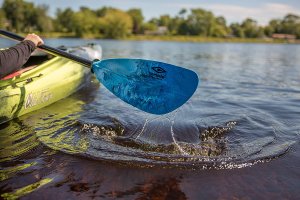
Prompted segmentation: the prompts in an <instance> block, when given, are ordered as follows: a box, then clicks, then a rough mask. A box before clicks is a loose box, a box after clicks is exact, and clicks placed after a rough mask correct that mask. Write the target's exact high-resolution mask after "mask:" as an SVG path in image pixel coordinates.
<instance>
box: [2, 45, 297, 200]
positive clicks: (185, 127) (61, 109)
mask: <svg viewBox="0 0 300 200" xmlns="http://www.w3.org/2000/svg"><path fill="white" fill-rule="evenodd" d="M83 42H84V43H85V42H87V41H82V40H72V39H71V40H64V43H65V44H66V45H78V44H80V43H83ZM88 42H90V41H88ZM94 42H99V41H94ZM48 43H49V44H51V43H52V44H53V45H54V46H55V45H56V44H58V43H61V40H60V39H58V40H48ZM100 43H101V45H102V47H103V49H104V57H106V58H109V57H141V58H146V59H154V60H162V61H165V62H170V63H172V64H175V65H182V66H185V67H188V68H190V69H192V70H194V71H196V72H197V73H198V74H199V75H200V78H201V80H202V85H201V86H200V87H199V88H198V90H197V91H196V93H195V95H194V96H193V97H192V99H191V100H190V101H188V102H187V103H186V104H185V105H184V106H182V107H181V108H179V109H178V110H176V111H174V112H172V113H169V114H167V115H163V116H156V115H151V114H147V113H144V112H142V111H139V110H138V109H136V108H133V107H131V106H130V105H127V104H126V103H124V102H122V101H120V100H119V99H117V98H116V97H114V96H113V95H112V94H111V93H110V92H109V91H108V90H107V89H105V88H104V87H103V86H102V85H100V87H99V85H98V84H92V85H91V86H89V87H87V88H84V89H83V90H81V91H79V92H78V93H77V94H75V95H72V96H71V97H69V98H66V99H64V100H62V101H59V102H57V103H55V104H53V105H51V106H49V107H46V108H44V109H41V110H39V111H36V112H34V113H30V114H28V115H25V116H23V117H21V118H19V119H15V120H12V121H11V122H9V123H6V124H2V125H1V127H0V164H1V168H0V180H1V184H0V191H1V194H3V195H2V196H1V197H2V198H9V197H12V198H14V197H16V198H17V197H21V196H23V195H28V194H30V195H32V196H31V197H34V198H38V196H35V195H36V192H33V191H36V190H39V191H43V194H45V195H46V194H48V195H49V193H50V191H52V192H53V191H56V190H57V189H58V190H61V191H64V192H65V193H67V194H69V193H71V194H77V195H79V197H80V198H101V197H102V198H112V199H114V198H129V199H131V198H130V197H134V198H140V199H143V198H146V197H151V198H152V199H155V198H156V197H158V196H161V197H165V198H166V199H168V198H170V199H173V197H174V196H176V197H177V199H189V197H188V196H187V195H186V191H183V190H182V185H184V184H187V185H188V183H183V182H184V179H183V178H181V177H180V176H177V174H176V175H172V176H171V177H169V176H165V177H164V178H161V175H160V176H159V177H157V178H154V179H151V178H144V179H143V181H133V182H130V183H128V184H127V185H126V187H121V186H120V187H119V186H117V189H107V188H111V187H112V185H114V184H116V182H117V181H109V180H107V179H109V178H108V175H107V176H105V172H106V171H110V172H109V176H115V177H117V176H118V175H116V174H118V173H119V171H120V170H121V171H122V170H124V172H122V181H121V183H120V184H121V185H122V183H126V181H127V179H128V177H127V173H129V172H128V170H129V171H130V167H133V168H135V169H143V170H144V168H153V169H155V168H156V167H158V168H159V169H162V168H167V169H168V170H175V169H176V170H182V169H194V170H196V171H201V172H202V171H210V170H199V169H234V170H233V172H235V170H237V169H236V168H243V169H244V170H247V169H250V168H247V167H249V166H251V167H255V166H256V167H257V165H255V164H257V163H264V165H261V166H269V165H271V164H272V163H273V162H275V161H277V162H278V161H280V160H281V159H283V157H284V156H283V155H286V156H290V155H291V154H293V149H294V148H295V147H297V144H299V136H300V134H299V133H300V118H299V114H300V109H299V103H300V100H299V99H300V89H299V88H300V81H299V74H300V67H299V65H300V57H299V56H298V55H299V53H300V47H299V46H297V45H265V44H193V43H172V42H165V43H161V42H122V41H100ZM270 49H271V50H272V53H270ZM297 153H298V154H299V152H296V154H297ZM68 155H70V157H68ZM64 159H66V160H64ZM295 160H296V161H293V162H298V163H299V161H300V158H299V156H298V157H296V158H295ZM267 161H273V162H269V163H266V162H267ZM101 163H106V164H107V163H110V164H111V165H113V166H114V167H119V165H120V166H121V167H120V168H118V169H115V168H112V169H108V168H110V167H104V166H102V165H101ZM290 163H292V162H290ZM268 164H269V165H268ZM115 165H116V166H115ZM290 166H291V168H290V170H291V171H293V170H294V168H293V166H294V165H293V164H290ZM99 167H100V168H102V170H103V171H101V170H99V169H98V168H99ZM126 167H128V168H126ZM270 168H272V169H273V168H274V166H273V167H272V166H271V167H269V168H267V167H266V169H265V172H268V171H269V169H270ZM275 168H276V167H275ZM277 168H278V169H281V168H280V166H279V167H278V166H277ZM282 168H284V167H282ZM82 169H84V170H82ZM114 170H116V171H118V173H117V172H114ZM148 170H150V169H148ZM220 171H226V170H220ZM294 171H295V170H294ZM100 172H101V173H102V174H101V173H100ZM103 173H104V174H103ZM120 173H121V172H120ZM130 173H131V175H132V177H130V178H133V177H134V172H130ZM161 173H163V172H161ZM223 173H228V172H223ZM231 173H232V172H231ZM237 173H238V172H237ZM287 173H288V171H287ZM141 174H142V175H141ZM254 174H255V173H254ZM202 175H203V174H202ZM86 176H87V177H88V178H87V177H86ZM149 176H150V175H149ZM228 176H229V177H230V174H229V175H228ZM254 176H255V175H254ZM78 177H80V178H78ZM138 177H144V175H143V172H140V174H139V175H138ZM288 177H290V179H292V177H293V174H290V175H289V176H288ZM209 180H210V179H209V178H206V181H209ZM236 180H237V179H236ZM22 181H23V182H22ZM185 181H186V180H185ZM21 182H22V183H21ZM191 182H196V183H198V184H199V182H201V180H200V181H199V182H197V181H196V180H195V179H192V180H191ZM279 182H280V181H279ZM15 183H18V184H15ZM226 183H227V182H226ZM103 185H106V188H105V187H104V189H103ZM190 187H191V186H190ZM220 187H221V186H220ZM236 187H238V186H236ZM29 188H30V189H29ZM43 188H47V190H46V189H43ZM99 188H101V189H99ZM191 188H193V187H191ZM191 190H193V191H198V188H194V189H191ZM48 191H49V192H48ZM99 193H100V194H99ZM37 194H40V193H37ZM64 195H65V194H64V193H63V194H62V196H61V198H64V197H65V196H64ZM80 195H82V196H80ZM157 195H158V196H157ZM66 196H67V195H66ZM75 196H76V195H75ZM196 196H197V195H196ZM76 197H77V196H76ZM197 197H199V196H197ZM219 197H220V196H219ZM230 197H232V196H230ZM236 197H237V198H242V197H243V195H242V194H241V195H237V196H236ZM151 198H150V199H151Z"/></svg>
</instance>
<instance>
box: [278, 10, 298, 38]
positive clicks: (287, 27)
mask: <svg viewBox="0 0 300 200" xmlns="http://www.w3.org/2000/svg"><path fill="white" fill-rule="evenodd" d="M281 31H282V33H286V34H293V35H296V36H297V38H300V17H299V16H298V15H294V14H288V15H286V16H285V17H284V18H283V20H282V22H281Z"/></svg>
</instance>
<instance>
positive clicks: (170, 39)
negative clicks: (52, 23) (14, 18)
mask: <svg viewBox="0 0 300 200" xmlns="http://www.w3.org/2000/svg"><path fill="white" fill-rule="evenodd" d="M38 34H40V35H41V36H42V37H44V38H80V39H103V40H106V39H109V38H104V37H102V36H101V35H96V34H85V35H83V36H82V37H78V36H75V34H73V33H38ZM22 35H26V34H24V33H23V34H22ZM112 40H120V41H167V42H193V43H269V44H300V40H299V39H298V40H286V39H273V38H236V37H232V38H215V37H203V36H184V35H175V36H169V35H131V36H128V37H125V38H117V39H112Z"/></svg>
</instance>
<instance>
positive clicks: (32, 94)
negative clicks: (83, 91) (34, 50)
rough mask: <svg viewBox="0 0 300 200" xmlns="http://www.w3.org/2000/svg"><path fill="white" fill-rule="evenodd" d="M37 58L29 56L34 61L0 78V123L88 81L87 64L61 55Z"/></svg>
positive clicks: (29, 110) (89, 73) (60, 97)
mask: <svg viewBox="0 0 300 200" xmlns="http://www.w3.org/2000/svg"><path fill="white" fill-rule="evenodd" d="M81 50H82V49H81ZM90 51H91V49H90ZM81 53H82V52H81ZM84 53H86V52H84ZM79 55H80V53H79ZM96 55H97V56H98V58H100V57H99V55H98V54H96ZM92 57H93V56H92ZM92 57H91V58H90V59H93V58H92ZM40 58H41V56H32V57H31V58H30V60H29V61H28V62H30V63H34V64H33V65H32V64H30V66H27V67H26V68H25V70H27V71H25V72H23V73H19V72H17V73H15V74H14V75H13V77H7V78H5V80H0V104H1V108H0V124H2V123H4V122H7V121H9V120H11V119H13V118H16V117H19V116H21V115H24V114H26V113H30V112H32V111H35V110H38V109H41V108H43V107H45V106H48V105H50V104H52V103H54V102H56V101H58V100H60V99H63V98H65V97H68V96H69V95H71V94H72V93H74V92H76V91H77V90H78V89H80V88H81V87H83V86H84V85H85V84H86V83H88V82H90V79H91V74H92V73H91V72H90V69H89V68H86V67H84V66H82V65H80V64H77V63H74V62H72V61H70V60H67V59H65V58H62V57H54V58H52V59H50V60H46V61H45V60H43V59H42V60H43V61H42V62H40V61H39V60H41V59H40ZM35 60H37V61H36V62H35ZM39 62H40V63H39ZM37 63H38V64H37ZM28 69H29V70H28Z"/></svg>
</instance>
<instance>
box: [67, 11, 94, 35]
mask: <svg viewBox="0 0 300 200" xmlns="http://www.w3.org/2000/svg"><path fill="white" fill-rule="evenodd" d="M72 25H73V27H74V31H75V34H76V36H77V37H82V36H84V34H90V33H92V34H97V33H99V26H98V19H97V16H96V13H95V12H94V11H93V10H91V9H89V8H86V7H81V8H80V10H79V11H78V12H76V13H75V14H74V15H73V24H72Z"/></svg>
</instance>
